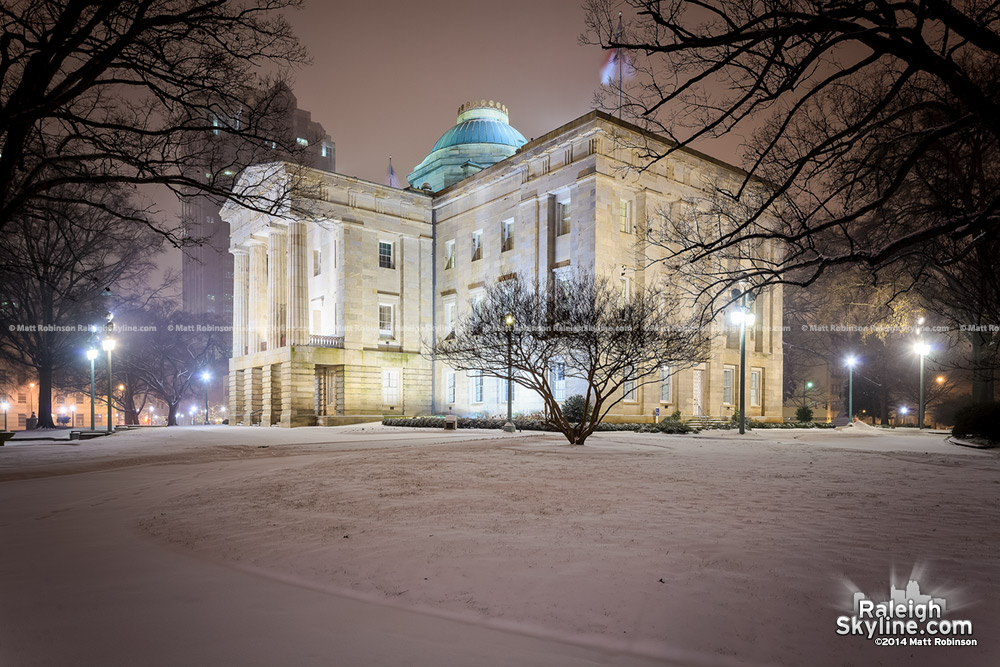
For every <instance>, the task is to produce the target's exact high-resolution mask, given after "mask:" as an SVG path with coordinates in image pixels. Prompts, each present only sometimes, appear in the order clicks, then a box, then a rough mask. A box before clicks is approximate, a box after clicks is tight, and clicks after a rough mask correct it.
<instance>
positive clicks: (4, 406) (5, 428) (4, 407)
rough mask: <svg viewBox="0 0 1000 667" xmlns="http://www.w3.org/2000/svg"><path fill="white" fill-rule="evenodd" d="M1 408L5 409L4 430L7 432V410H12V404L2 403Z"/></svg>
mask: <svg viewBox="0 0 1000 667" xmlns="http://www.w3.org/2000/svg"><path fill="white" fill-rule="evenodd" d="M0 408H3V430H5V431H6V430H7V410H9V409H10V403H8V402H7V401H4V402H3V403H0Z"/></svg>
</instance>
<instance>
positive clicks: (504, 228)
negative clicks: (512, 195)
mask: <svg viewBox="0 0 1000 667" xmlns="http://www.w3.org/2000/svg"><path fill="white" fill-rule="evenodd" d="M500 240H501V245H500V252H507V251H508V250H513V249H514V221H513V220H504V221H503V222H501V223H500Z"/></svg>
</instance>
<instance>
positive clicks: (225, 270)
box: [181, 89, 336, 317]
mask: <svg viewBox="0 0 1000 667" xmlns="http://www.w3.org/2000/svg"><path fill="white" fill-rule="evenodd" d="M282 92H283V96H284V97H285V99H284V102H283V103H282V104H281V105H280V108H282V109H285V111H283V112H282V113H281V115H282V116H284V118H280V119H277V122H276V126H277V127H278V128H279V129H278V131H280V132H282V133H283V134H284V136H283V137H281V138H282V139H283V140H285V141H286V142H287V143H291V142H292V141H293V140H294V142H295V143H296V144H297V145H299V146H302V147H303V148H304V149H305V150H304V151H303V153H302V154H301V155H299V156H297V159H298V160H300V161H303V162H304V163H305V164H306V165H307V166H309V167H314V168H316V169H322V170H323V171H334V169H335V168H336V161H335V155H334V152H335V146H334V142H333V140H331V139H330V135H328V134H327V133H326V130H324V129H323V126H322V125H320V124H319V123H317V122H315V121H313V120H312V116H311V114H310V113H309V112H308V111H305V110H303V109H300V108H298V101H297V100H296V98H295V95H293V94H292V92H291V91H290V90H288V89H284V91H282ZM276 138H277V137H276ZM207 140H208V141H232V139H228V138H227V137H226V136H225V134H213V136H210V137H208V138H207ZM220 152H221V153H222V154H223V155H225V152H226V151H225V150H223V151H220ZM232 153H233V155H235V151H233V152H232ZM224 161H225V162H226V163H227V166H226V167H225V172H224V176H225V177H232V178H233V179H235V178H236V176H237V175H238V172H239V171H240V169H242V168H243V167H246V166H248V165H233V166H229V165H231V164H232V162H233V160H224ZM222 204H223V202H222V201H221V200H219V199H217V198H213V197H210V196H207V195H203V194H199V195H195V196H192V197H188V198H186V199H184V200H183V201H182V202H181V223H182V225H183V228H184V234H185V236H186V237H187V238H195V239H199V241H200V242H201V243H200V244H199V245H196V246H192V247H189V248H186V249H185V251H184V253H183V256H182V259H181V280H182V285H181V299H182V307H183V309H184V311H185V312H189V313H199V314H213V313H218V314H221V315H224V316H226V317H232V314H233V256H232V254H230V252H229V225H228V224H226V223H225V222H224V221H223V220H222V218H221V216H220V215H219V210H220V208H221V206H222Z"/></svg>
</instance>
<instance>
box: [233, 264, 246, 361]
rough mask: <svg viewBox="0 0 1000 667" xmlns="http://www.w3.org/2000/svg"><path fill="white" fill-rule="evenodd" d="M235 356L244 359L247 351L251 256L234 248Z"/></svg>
mask: <svg viewBox="0 0 1000 667" xmlns="http://www.w3.org/2000/svg"><path fill="white" fill-rule="evenodd" d="M230 252H231V253H233V356H234V357H242V356H243V355H245V354H247V352H248V351H249V350H248V349H247V312H248V311H247V308H248V306H249V293H248V289H249V284H248V283H249V279H250V254H249V253H248V252H247V251H246V250H243V249H242V248H233V249H232V250H230Z"/></svg>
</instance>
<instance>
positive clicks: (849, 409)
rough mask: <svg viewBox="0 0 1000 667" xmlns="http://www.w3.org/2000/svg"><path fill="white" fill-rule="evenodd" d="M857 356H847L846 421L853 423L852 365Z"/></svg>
mask: <svg viewBox="0 0 1000 667" xmlns="http://www.w3.org/2000/svg"><path fill="white" fill-rule="evenodd" d="M857 363H858V359H857V357H854V356H851V357H847V423H848V424H853V423H854V366H855V365H856V364H857Z"/></svg>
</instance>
